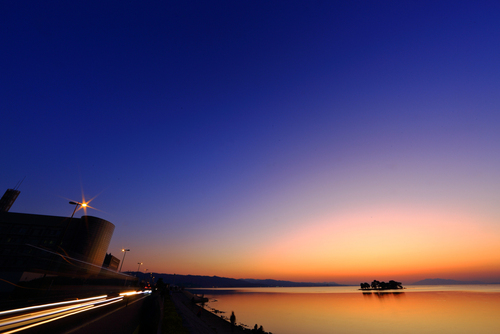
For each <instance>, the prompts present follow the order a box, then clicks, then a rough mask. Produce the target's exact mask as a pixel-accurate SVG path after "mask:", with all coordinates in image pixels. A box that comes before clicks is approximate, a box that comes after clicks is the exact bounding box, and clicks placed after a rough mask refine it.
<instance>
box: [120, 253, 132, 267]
mask: <svg viewBox="0 0 500 334" xmlns="http://www.w3.org/2000/svg"><path fill="white" fill-rule="evenodd" d="M122 252H123V260H122V264H121V265H120V272H122V267H123V262H125V255H126V254H127V252H130V249H125V248H122Z"/></svg>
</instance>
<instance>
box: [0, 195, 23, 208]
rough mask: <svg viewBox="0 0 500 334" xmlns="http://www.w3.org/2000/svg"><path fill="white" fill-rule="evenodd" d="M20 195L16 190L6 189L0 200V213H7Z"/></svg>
mask: <svg viewBox="0 0 500 334" xmlns="http://www.w3.org/2000/svg"><path fill="white" fill-rule="evenodd" d="M20 193H21V192H20V191H19V190H17V189H7V191H6V192H5V194H3V196H2V198H1V199H0V212H8V211H9V210H10V207H11V206H12V204H14V202H15V201H16V199H17V196H19V194H20Z"/></svg>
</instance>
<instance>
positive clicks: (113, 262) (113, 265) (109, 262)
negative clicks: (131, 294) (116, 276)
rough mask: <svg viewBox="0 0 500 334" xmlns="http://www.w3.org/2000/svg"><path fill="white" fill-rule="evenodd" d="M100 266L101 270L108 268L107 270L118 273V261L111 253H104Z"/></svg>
mask: <svg viewBox="0 0 500 334" xmlns="http://www.w3.org/2000/svg"><path fill="white" fill-rule="evenodd" d="M102 266H103V268H108V269H109V270H113V271H118V267H119V266H120V259H119V258H117V257H116V256H113V255H111V253H106V256H105V257H104V262H103V264H102Z"/></svg>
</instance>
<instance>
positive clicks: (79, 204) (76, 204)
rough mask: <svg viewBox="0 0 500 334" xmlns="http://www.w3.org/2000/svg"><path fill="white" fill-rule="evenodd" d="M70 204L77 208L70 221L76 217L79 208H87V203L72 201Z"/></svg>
mask: <svg viewBox="0 0 500 334" xmlns="http://www.w3.org/2000/svg"><path fill="white" fill-rule="evenodd" d="M69 204H72V205H74V206H75V210H73V213H72V214H71V218H70V219H73V216H74V215H75V212H76V210H77V209H78V207H79V206H81V207H82V208H85V207H87V203H80V202H74V201H70V202H69Z"/></svg>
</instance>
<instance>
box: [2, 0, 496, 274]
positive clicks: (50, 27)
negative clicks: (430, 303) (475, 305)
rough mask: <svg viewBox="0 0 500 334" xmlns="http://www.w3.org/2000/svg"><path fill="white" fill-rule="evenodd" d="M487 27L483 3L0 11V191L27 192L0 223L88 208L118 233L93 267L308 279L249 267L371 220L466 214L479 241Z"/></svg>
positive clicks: (492, 174)
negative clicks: (349, 223) (112, 264)
mask: <svg viewBox="0 0 500 334" xmlns="http://www.w3.org/2000/svg"><path fill="white" fill-rule="evenodd" d="M499 14H500V5H499V4H498V3H496V2H494V1H479V2H477V1H476V2H472V1H437V2H436V1H429V2H424V1H390V2H378V1H324V2H323V1H316V2H312V1H303V2H298V1H276V2H272V3H269V2H264V1H220V2H205V1H200V2H189V1H175V2H168V1H158V2H147V3H143V2H139V1H58V2H57V1H52V2H49V3H45V2H36V1H17V0H16V1H3V2H2V3H1V4H0V29H1V30H0V44H1V46H2V47H1V51H0V63H1V75H0V106H1V108H2V117H1V121H0V136H1V137H0V140H1V142H2V158H1V163H0V172H1V175H2V177H1V178H0V186H1V187H0V191H2V192H3V190H2V189H7V188H11V187H14V186H15V185H16V183H17V182H18V181H20V180H21V179H22V178H23V177H25V176H26V179H25V181H24V182H23V184H22V185H21V187H20V190H21V195H20V197H19V199H18V200H17V202H16V203H15V205H14V206H13V208H12V209H11V211H14V212H27V213H40V214H50V215H70V214H71V212H72V207H70V206H69V204H67V200H66V199H67V198H70V199H73V200H80V199H81V191H82V188H83V191H84V192H85V197H86V198H87V199H88V198H92V197H94V196H96V195H98V197H97V198H95V200H94V201H93V202H92V204H91V205H92V206H94V207H96V208H97V209H99V210H102V211H101V212H99V211H90V212H89V214H91V215H95V216H98V217H101V218H104V219H107V220H109V221H111V222H113V223H114V224H115V225H116V230H115V234H114V237H113V240H112V244H111V246H110V249H109V251H111V252H112V253H113V254H115V255H117V256H119V257H120V254H119V250H120V249H121V248H122V247H127V248H131V249H132V250H133V251H131V252H130V255H127V258H129V257H130V259H129V261H130V262H129V264H130V265H131V267H130V268H127V267H125V268H124V269H134V268H135V265H132V264H134V263H137V261H141V262H145V263H147V262H148V261H149V263H150V264H149V265H150V266H151V268H150V270H156V271H160V272H174V271H177V273H184V274H187V273H190V274H210V275H226V276H233V277H235V276H238V275H240V276H242V277H244V276H246V277H257V276H261V277H271V276H273V277H272V278H284V279H286V278H291V279H293V278H309V279H314V277H313V276H314V275H312V274H311V275H309V276H308V274H307V273H308V272H312V271H313V269H311V271H303V272H302V271H300V270H298V269H294V270H295V271H294V270H291V269H286V270H285V269H283V271H276V272H273V271H269V270H267V269H266V268H267V267H262V266H260V265H259V261H260V258H259V257H252V254H256V253H257V250H260V249H263V248H265V247H266V246H268V245H270V244H273V243H275V242H276V240H277V239H279V238H284V239H286V235H285V236H284V231H287V232H289V233H292V234H293V233H298V234H300V233H301V232H300V231H302V229H303V228H305V227H306V228H307V229H310V230H314V229H315V228H318V226H319V225H318V224H319V223H317V221H324V220H327V221H328V220H329V219H330V220H331V221H334V220H338V219H340V218H339V217H340V216H342V217H344V218H343V219H346V218H345V217H346V215H347V216H348V215H349V212H352V213H353V214H354V213H355V214H359V213H360V212H364V213H365V214H366V215H367V217H368V216H370V213H371V212H372V211H373V208H375V207H376V208H378V209H381V210H383V208H387V210H388V211H387V212H392V211H391V210H393V209H394V207H397V208H398V209H400V208H405V207H411V208H413V209H415V206H418V207H419V208H420V209H415V210H417V211H419V210H420V211H425V212H431V211H432V212H434V211H433V210H434V209H435V207H438V208H439V210H441V211H440V212H441V213H440V214H442V215H444V216H446V215H447V214H450V215H452V214H453V215H454V214H458V212H459V211H460V210H466V211H467V212H470V215H471V217H472V218H471V219H472V220H474V219H477V220H479V221H480V224H485V225H484V226H487V227H484V228H486V229H488V228H493V229H494V230H493V231H490V232H491V233H490V235H495V233H497V232H498V233H500V230H498V226H497V225H498V218H500V217H499V215H498V213H496V209H495V208H496V205H497V203H498V200H499V199H500V191H499V190H498V189H499V188H498V186H499V185H500V178H499V172H498V171H499V170H500V169H499V168H500V157H499V145H498V143H499V139H500V134H499V133H500V131H498V129H499V124H500V122H499V121H500V112H499V111H500V109H499V107H500V94H499V89H498V88H499V87H500V71H499V70H500V62H499V59H500V24H499V23H498V22H499V20H498V18H499V17H500V16H499ZM419 205H420V206H419ZM430 207H432V209H431V208H430ZM458 209H460V210H458ZM436 210H437V209H436ZM439 210H438V211H439ZM457 210H458V211H457ZM420 211H419V212H420ZM462 213H463V212H461V211H460V214H462ZM478 213H481V214H482V216H480V217H478V216H475V214H478ZM465 215H466V214H465ZM466 216H467V215H466ZM318 217H321V218H318ZM397 217H398V218H397V219H400V221H399V223H400V224H402V225H405V224H406V225H407V226H414V225H412V224H414V223H413V222H412V223H410V222H406V221H405V217H404V215H403V217H400V216H399V215H398V216H397ZM485 217H486V218H485ZM380 219H381V220H384V219H387V217H386V216H385V214H384V215H383V217H381V218H380ZM395 219H396V218H395ZM410 220H411V219H410ZM431 220H432V219H431ZM481 226H483V225H481ZM414 227H415V228H418V226H414ZM332 233H334V232H332ZM285 234H286V233H285ZM498 236H500V235H498ZM311 238H313V237H311ZM457 238H458V237H457ZM355 242H356V241H355V240H353V243H355ZM332 243H333V241H332ZM420 246H421V245H420V244H419V245H416V246H415V249H418V247H420ZM304 247H305V246H304ZM395 247H396V246H395ZM450 247H451V246H450ZM457 247H458V246H457ZM161 250H165V252H164V254H166V256H168V257H172V256H173V257H179V258H180V259H181V260H182V262H183V264H180V263H179V264H176V263H175V262H172V261H171V260H168V261H167V260H164V259H162V258H160V257H159V256H160V253H162V254H163V252H161ZM297 251H300V249H299V250H297ZM328 251H333V250H331V249H329V250H328ZM318 252H319V251H318ZM153 253H154V254H155V256H156V257H155V258H153V255H152V254H153ZM320 253H321V252H320ZM202 254H203V256H201V255H202ZM221 254H234V258H233V257H230V258H228V259H226V260H224V259H220V255H221ZM255 256H256V255H255ZM259 256H261V255H259ZM283 256H285V255H283ZM315 256H317V257H322V255H321V254H319V253H318V254H316V253H314V254H310V257H315ZM346 256H347V258H349V256H348V255H346ZM352 256H354V255H352ZM276 257H277V259H276V261H277V263H286V262H287V261H286V259H285V258H280V257H279V256H278V255H276ZM208 258H210V259H211V260H213V259H215V258H217V260H214V261H215V262H210V261H211V260H210V261H209V260H208ZM181 260H179V261H181ZM304 261H308V260H304ZM325 261H327V260H325ZM353 261H354V260H353ZM495 261H496V262H495ZM235 263H241V264H238V265H235ZM489 263H490V264H491V265H492V266H493V264H495V263H496V264H499V265H500V259H499V258H496V259H492V260H491V261H490V262H489ZM147 265H148V264H146V266H147ZM318 266H319V264H318ZM331 266H332V268H334V267H335V261H334V260H331ZM235 267H236V268H235ZM240 267H241V268H240ZM270 267H272V266H270ZM229 268H231V269H229ZM297 270H298V271H297ZM342 270H344V271H347V269H346V268H343V269H342ZM463 271H464V272H465V271H466V270H465V269H464V270H463ZM315 272H318V270H316V271H315ZM436 274H438V273H436ZM497 274H498V276H499V277H500V273H497ZM484 275H489V276H488V277H492V276H494V274H492V273H491V272H488V274H486V273H485V274H484ZM495 275H496V274H495ZM278 276H279V277H278ZM330 276H331V279H332V280H334V279H342V278H339V277H337V276H335V275H334V274H331V275H330ZM330 276H328V277H327V275H326V274H325V275H323V276H322V277H323V278H325V279H327V278H330ZM315 277H316V276H315ZM423 278H425V277H423ZM346 279H347V278H346Z"/></svg>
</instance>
